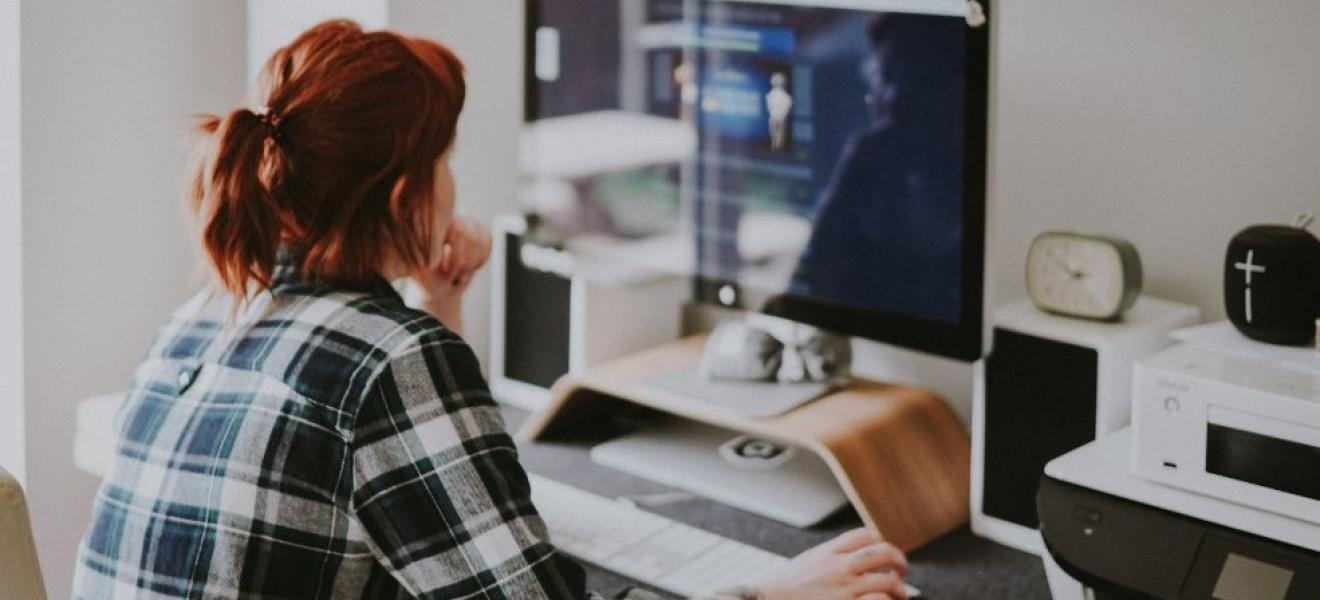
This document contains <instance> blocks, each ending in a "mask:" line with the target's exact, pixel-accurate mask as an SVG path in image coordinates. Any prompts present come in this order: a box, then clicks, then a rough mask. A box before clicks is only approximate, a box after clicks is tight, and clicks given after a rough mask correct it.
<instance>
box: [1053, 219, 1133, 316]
mask: <svg viewBox="0 0 1320 600" xmlns="http://www.w3.org/2000/svg"><path fill="white" fill-rule="evenodd" d="M1124 246H1126V248H1124ZM1135 261H1136V252H1135V250H1132V249H1131V245H1130V244H1127V243H1126V242H1122V241H1121V240H1114V239H1110V238H1103V237H1092V236H1085V235H1079V234H1070V233H1044V234H1041V235H1040V236H1039V237H1037V238H1036V241H1034V242H1032V245H1031V251H1030V252H1029V254H1028V255H1027V292H1028V293H1029V294H1030V295H1031V299H1032V300H1033V301H1034V302H1035V303H1036V305H1037V306H1039V307H1041V308H1043V309H1045V310H1048V311H1051V312H1057V313H1062V314H1066V315H1073V316H1078V317H1086V318H1091V319H1111V318H1115V317H1117V316H1118V315H1119V314H1120V313H1122V312H1123V311H1124V310H1126V309H1127V308H1128V307H1129V306H1131V304H1132V301H1134V300H1135V298H1136V289H1135V288H1136V286H1139V285H1140V283H1139V278H1140V276H1139V274H1138V275H1137V277H1136V279H1137V280H1138V281H1133V279H1134V278H1133V274H1134V272H1135V273H1139V272H1140V271H1139V268H1140V267H1139V266H1137V265H1135V264H1133V263H1135Z"/></svg>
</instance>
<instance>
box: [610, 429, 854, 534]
mask: <svg viewBox="0 0 1320 600" xmlns="http://www.w3.org/2000/svg"><path fill="white" fill-rule="evenodd" d="M591 460H593V461H595V462H596V463H598V464H601V465H604V466H607V467H611V468H614V469H617V470H619V471H623V472H625V473H628V474H631V475H635V476H637V477H641V478H643V479H649V480H651V481H654V482H656V483H660V484H663V485H668V486H671V487H675V488H678V489H682V490H686V491H689V492H692V493H694V494H698V495H700V496H704V497H706V498H710V499H711V500H715V501H716V502H720V503H722V504H727V505H729V506H732V507H734V508H739V509H742V510H745V511H747V512H750V513H754V514H758V515H761V516H763V517H766V518H769V519H773V520H775V521H780V522H782V523H787V524H788V525H792V526H794V527H810V526H812V525H815V524H816V523H819V522H821V521H822V520H824V519H825V518H826V517H828V516H830V515H831V514H834V513H835V512H837V511H838V510H839V509H841V508H843V507H844V506H846V505H847V504H848V497H847V495H845V494H844V492H843V489H842V488H840V487H839V483H838V481H837V480H836V479H835V477H834V474H833V473H832V472H831V471H830V468H829V467H828V466H827V465H826V464H825V462H824V461H823V460H821V459H820V457H818V456H816V455H815V454H813V453H811V452H810V451H805V450H801V449H799V448H797V447H795V446H793V445H792V444H788V443H785V442H781V441H777V440H769V439H765V438H759V437H756V436H749V435H744V434H741V433H738V432H736V431H732V430H728V429H722V428H719V427H715V426H712V425H706V424H702V423H698V422H695V421H688V420H684V419H678V418H672V417H666V418H661V419H659V420H657V421H656V422H655V423H654V424H652V425H650V426H649V427H647V428H646V429H643V430H641V431H637V432H633V433H629V434H627V435H624V436H622V437H619V438H616V439H614V440H612V441H609V442H605V443H603V444H599V445H597V446H595V447H594V448H592V449H591Z"/></svg>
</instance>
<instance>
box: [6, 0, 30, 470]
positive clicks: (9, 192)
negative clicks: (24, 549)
mask: <svg viewBox="0 0 1320 600" xmlns="http://www.w3.org/2000/svg"><path fill="white" fill-rule="evenodd" d="M18 21H19V17H18V0H0V467H4V468H5V469H7V470H8V471H9V472H11V473H13V474H14V476H15V477H17V478H18V480H19V481H24V475H25V472H26V468H25V467H26V465H25V464H24V463H25V460H24V452H23V439H24V437H23V270H22V269H23V259H22V250H23V237H22V236H23V226H22V220H21V219H22V208H21V203H20V198H21V192H22V183H21V181H22V178H21V175H22V167H21V160H20V157H21V154H20V151H19V148H20V146H19V107H20V105H21V102H20V101H19V79H20V77H19V73H20V70H19V61H18V45H19V41H18V40H19V26H18Z"/></svg>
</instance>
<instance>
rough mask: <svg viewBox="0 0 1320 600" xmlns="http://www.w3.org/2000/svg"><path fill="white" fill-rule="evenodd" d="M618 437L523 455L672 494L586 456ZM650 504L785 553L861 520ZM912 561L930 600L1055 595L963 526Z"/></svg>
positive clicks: (594, 585) (1020, 559)
mask: <svg viewBox="0 0 1320 600" xmlns="http://www.w3.org/2000/svg"><path fill="white" fill-rule="evenodd" d="M526 417H527V413H526V412H524V411H521V410H518V409H515V408H509V407H505V408H504V418H505V421H506V423H507V424H508V426H509V428H510V431H517V429H518V427H519V426H520V425H521V424H522V422H523V421H524V420H525V419H526ZM616 434H617V431H615V430H611V429H610V428H609V427H601V428H599V430H598V432H597V433H596V434H595V438H594V439H574V440H569V441H564V442H551V443H544V442H538V443H532V444H521V445H520V446H519V455H520V457H521V460H522V463H523V465H524V466H526V468H527V469H528V470H529V471H531V472H533V473H536V474H538V475H542V476H545V477H550V478H552V479H555V480H558V481H561V482H564V483H567V484H569V485H573V486H577V487H579V488H582V489H584V490H589V491H592V492H595V493H597V494H601V495H604V496H610V497H618V496H630V497H636V496H646V495H651V494H660V493H665V492H671V491H673V489H672V488H668V487H666V486H662V485H659V484H656V483H652V482H650V481H647V480H644V479H639V478H637V477H633V476H631V475H628V474H626V473H623V472H620V471H615V470H613V469H610V468H607V467H602V466H600V465H597V464H595V463H593V462H591V458H590V457H589V456H588V451H589V450H590V447H591V444H593V443H597V442H600V441H603V440H604V439H608V438H609V437H612V436H613V435H616ZM647 509H648V510H651V511H653V512H655V513H657V514H660V515H664V516H666V517H669V518H671V519H674V520H677V521H681V522H684V523H687V524H690V525H693V526H695V527H700V528H702V529H705V530H707V531H712V532H714V533H717V534H719V535H722V536H725V537H728V538H731V539H735V540H738V541H741V542H744V543H747V544H752V545H754V546H758V547H761V548H765V549H767V550H771V551H773V552H777V553H779V554H783V555H785V556H792V555H795V554H797V553H799V552H801V551H803V550H806V549H807V548H810V547H812V546H815V545H816V544H819V543H821V542H823V541H825V540H828V539H830V538H832V537H834V536H835V535H838V534H839V533H842V532H844V531H847V530H849V529H852V528H854V527H858V526H860V525H861V521H860V520H859V519H858V517H857V514H856V513H855V512H852V510H851V509H847V510H844V511H842V512H840V513H839V514H836V515H834V516H832V517H830V518H828V519H826V521H825V522H824V523H822V524H821V525H818V526H816V527H813V528H810V529H798V528H795V527H790V526H788V525H784V524H781V523H778V522H775V521H771V520H769V519H766V518H764V517H760V516H757V515H753V514H751V513H746V512H743V511H741V510H738V509H735V508H730V507H728V506H724V505H722V504H719V503H716V502H713V501H710V500H706V499H703V498H692V499H690V500H684V501H680V502H674V503H671V504H665V505H662V506H648V507H647ZM909 559H910V561H911V565H912V571H911V573H910V574H909V576H908V579H909V581H910V582H911V583H912V585H915V586H917V587H918V588H920V589H921V590H922V592H923V593H924V594H925V597H926V598H930V599H931V600H962V599H970V598H975V599H978V600H993V599H998V598H1004V599H1010V598H1011V599H1014V600H1032V599H1035V598H1039V599H1042V600H1048V599H1049V598H1050V594H1049V587H1048V585H1047V583H1046V581H1045V570H1044V567H1043V566H1042V565H1041V562H1040V559H1039V558H1037V557H1035V556H1032V555H1030V554H1026V553H1023V552H1018V551H1016V550H1013V549H1010V548H1006V547H1004V546H1000V545H998V544H995V543H993V542H990V541H987V540H984V539H981V538H978V537H975V536H973V535H972V534H971V532H970V531H969V530H968V529H967V528H966V527H963V528H961V529H958V530H956V531H953V532H951V533H949V534H947V535H945V536H944V537H942V538H940V539H938V540H935V541H934V542H931V543H930V544H928V545H926V546H925V547H922V548H921V549H919V550H917V551H916V552H914V553H912V554H911V555H910V556H909ZM585 566H586V569H587V578H588V583H589V586H590V589H592V590H594V591H596V592H599V593H601V594H602V595H605V596H607V597H608V596H611V595H613V594H615V593H618V592H619V591H621V590H623V589H624V588H627V587H630V586H634V585H639V583H638V582H636V581H633V580H630V579H628V578H626V577H623V576H620V575H618V574H615V573H612V572H609V571H606V570H604V569H601V568H598V567H596V566H594V565H590V564H588V565H585ZM642 587H648V586H642ZM651 589H652V590H653V591H659V590H654V589H653V588H651ZM667 597H672V596H667Z"/></svg>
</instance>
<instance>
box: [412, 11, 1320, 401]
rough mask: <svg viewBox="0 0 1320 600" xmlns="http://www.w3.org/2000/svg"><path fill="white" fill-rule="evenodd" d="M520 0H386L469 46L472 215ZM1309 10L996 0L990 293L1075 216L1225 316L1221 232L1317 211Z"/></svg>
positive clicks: (504, 89)
mask: <svg viewBox="0 0 1320 600" xmlns="http://www.w3.org/2000/svg"><path fill="white" fill-rule="evenodd" d="M520 5H521V3H520V2H498V3H496V2H482V1H480V0H446V1H444V2H426V1H424V0H392V1H391V3H390V24H391V26H393V27H397V28H399V29H402V30H405V31H410V32H414V33H419V34H424V35H431V36H434V37H437V38H439V39H442V40H445V41H447V42H449V43H450V44H452V45H453V46H454V47H455V48H456V49H457V50H458V51H459V53H460V54H461V55H462V56H463V58H464V59H465V60H466V61H467V62H468V69H469V77H470V78H471V80H472V85H473V101H472V102H471V103H470V104H469V109H468V111H467V113H466V114H465V115H464V117H463V125H462V127H463V131H464V132H465V133H464V134H463V135H462V137H461V138H460V142H459V155H458V160H457V164H456V173H457V175H458V178H459V185H460V187H459V190H460V206H463V207H466V208H467V209H468V210H472V211H473V212H475V213H478V214H482V215H484V214H490V213H493V212H495V211H497V210H503V209H507V208H511V207H513V206H514V202H513V197H514V189H515V188H514V184H515V176H514V173H515V168H516V127H515V123H516V120H517V119H518V118H519V115H520V111H519V109H518V107H519V106H520V102H521V98H522V86H521V76H520V66H521V55H522V54H521V43H522V40H521V35H522V32H521V22H522V21H521V19H522V16H521V9H520ZM1316 23H1320V3H1315V2H1310V1H1308V0H1287V1H1283V2H1264V3H1261V2H1258V3H1249V4H1244V3H1241V2H1236V1H1230V0H1206V1H1203V2H1197V3H1195V5H1194V6H1191V5H1188V4H1186V3H1179V2H1149V1H1146V0H1114V1H1109V2H1088V3H1076V2H1058V1H1057V0H1004V1H1003V2H1000V3H998V5H997V15H996V17H995V24H994V25H995V27H996V28H997V35H998V44H999V47H998V64H997V71H996V72H997V77H998V82H997V91H998V94H997V97H996V99H995V106H994V108H993V111H994V112H993V113H992V114H993V117H992V119H993V123H992V128H993V129H994V130H995V133H996V137H995V139H994V140H993V142H992V151H993V153H994V157H993V160H994V165H993V166H994V171H993V173H992V178H991V183H990V194H991V197H992V201H993V205H992V206H991V210H990V217H989V223H988V228H989V230H988V237H989V240H990V242H989V247H988V258H987V261H988V263H989V269H990V271H989V278H990V281H989V286H990V291H989V294H990V298H989V304H990V305H991V306H997V305H1000V304H1003V303H1005V302H1007V301H1010V300H1013V299H1016V298H1020V297H1022V296H1023V295H1024V291H1023V289H1022V281H1021V279H1022V266H1021V265H1022V262H1023V260H1024V258H1025V255H1026V249H1027V245H1028V244H1029V243H1030V241H1031V238H1032V237H1033V236H1034V235H1035V234H1036V233H1038V232H1040V231H1043V230H1045V229H1053V228H1064V229H1081V230H1092V231H1104V232H1109V233H1113V234H1117V235H1120V236H1124V237H1127V238H1128V239H1130V240H1132V241H1133V242H1134V243H1135V244H1136V245H1137V246H1138V248H1139V249H1140V250H1141V253H1142V258H1143V260H1144V262H1145V267H1146V283H1147V286H1146V289H1147V291H1148V292H1149V293H1151V294H1154V295H1157V296H1163V297H1167V298H1171V299H1176V300H1182V301H1185V302H1191V303H1194V304H1197V305H1198V306H1200V307H1201V308H1202V310H1203V311H1204V312H1205V314H1206V315H1207V316H1208V317H1209V318H1215V319H1218V318H1222V316H1223V309H1222V302H1221V300H1220V291H1219V290H1220V287H1219V286H1220V280H1219V269H1220V268H1221V265H1220V261H1221V260H1222V253H1223V251H1224V247H1225V246H1226V245H1227V242H1228V238H1229V237H1230V236H1231V235H1232V234H1233V233H1234V232H1235V231H1237V230H1238V229H1240V228H1242V227H1245V226H1246V225H1248V224H1251V223H1255V222H1262V221H1287V220H1291V219H1292V218H1293V217H1294V216H1295V215H1296V214H1297V213H1299V212H1302V211H1303V210H1312V211H1320V119H1318V118H1316V117H1315V109H1314V107H1315V106H1316V103H1317V101H1318V99H1320V78H1317V77H1315V76H1314V74H1315V67H1314V64H1315V59H1316V57H1320V36H1317V35H1315V33H1314V25H1315V24H1316ZM478 285H480V282H479V283H478ZM477 289H481V290H484V288H477ZM475 300H477V299H476V298H474V302H473V304H480V305H481V306H480V307H479V308H480V309H481V310H482V311H484V310H485V309H486V307H485V306H484V302H477V301H475ZM482 319H483V320H482V322H483V323H484V322H485V321H484V315H482ZM469 329H472V330H474V331H483V332H484V329H481V330H478V329H477V328H475V327H473V326H471V325H469ZM480 341H481V342H484V340H480ZM858 367H859V370H860V371H861V372H862V373H864V374H868V375H872V376H884V377H890V378H897V379H905V380H911V381H917V382H919V383H922V384H925V385H927V386H930V387H932V388H934V389H935V390H936V391H939V392H941V393H942V394H944V395H945V396H946V397H948V398H949V399H950V400H951V401H952V403H953V404H954V406H955V408H956V409H957V410H958V411H959V412H960V413H961V414H962V415H963V416H964V417H966V415H967V414H968V413H969V405H970V394H971V370H970V368H968V367H967V366H965V365H962V364H960V363H956V362H953V361H944V360H937V359H930V358H927V357H925V356H923V355H920V354H917V353H912V352H904V351H898V350H895V349H891V348H885V347H883V346H881V345H879V344H871V343H863V344H859V349H858Z"/></svg>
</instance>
